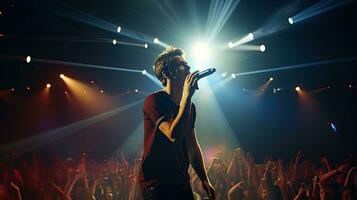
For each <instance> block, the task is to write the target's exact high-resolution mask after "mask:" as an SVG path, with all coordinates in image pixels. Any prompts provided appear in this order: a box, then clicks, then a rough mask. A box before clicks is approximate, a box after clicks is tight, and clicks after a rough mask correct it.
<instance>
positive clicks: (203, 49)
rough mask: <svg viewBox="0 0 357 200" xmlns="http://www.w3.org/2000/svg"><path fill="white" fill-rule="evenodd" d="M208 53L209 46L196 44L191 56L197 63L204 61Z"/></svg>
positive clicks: (200, 43)
mask: <svg viewBox="0 0 357 200" xmlns="http://www.w3.org/2000/svg"><path fill="white" fill-rule="evenodd" d="M209 53H210V52H209V46H208V45H207V44H205V43H203V42H197V43H196V44H195V46H194V47H193V54H194V56H195V58H196V60H197V61H198V62H203V61H206V60H207V59H208V58H209Z"/></svg>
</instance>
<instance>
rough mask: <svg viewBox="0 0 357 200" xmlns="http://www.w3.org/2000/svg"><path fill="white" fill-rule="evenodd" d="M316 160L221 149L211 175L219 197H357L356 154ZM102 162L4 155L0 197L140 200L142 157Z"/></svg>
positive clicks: (197, 185)
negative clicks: (335, 159)
mask: <svg viewBox="0 0 357 200" xmlns="http://www.w3.org/2000/svg"><path fill="white" fill-rule="evenodd" d="M315 159H317V160H318V162H316V160H311V159H306V158H304V157H303V153H302V152H301V151H299V152H297V154H296V157H294V158H292V159H291V161H290V162H286V161H285V162H284V161H283V160H282V159H276V160H273V159H271V158H269V157H268V158H266V159H265V161H264V162H262V163H256V162H255V161H254V158H253V156H252V154H250V153H244V152H242V151H241V150H240V149H235V150H233V151H232V152H230V153H228V152H225V153H224V152H219V153H217V156H216V157H215V158H213V159H212V160H211V161H210V163H209V165H207V173H208V176H209V178H210V181H211V183H212V185H213V186H214V188H215V190H216V199H217V200H220V199H228V200H243V199H244V200H247V199H249V200H279V199H282V200H305V199H306V200H330V199H333V200H334V199H343V200H352V199H357V196H356V195H357V168H356V158H354V157H353V156H352V155H351V156H348V157H346V158H344V159H342V160H340V161H338V162H335V163H334V164H332V162H331V163H330V162H329V160H328V159H327V158H326V157H324V156H321V157H320V158H315ZM98 160H100V159H98ZM98 160H95V159H90V158H89V156H88V157H87V156H86V154H85V153H82V154H81V155H80V156H78V157H77V159H75V158H74V157H67V158H66V159H63V158H60V157H54V158H52V159H51V160H50V161H48V160H46V159H44V158H43V157H40V156H38V155H33V156H32V157H31V158H30V159H29V158H28V156H26V157H23V158H20V157H17V156H12V160H8V159H7V160H5V159H0V200H5V199H6V200H17V199H34V200H35V199H36V200H37V199H39V200H53V199H54V200H70V199H73V200H82V199H83V200H92V199H96V200H112V199H113V200H140V199H142V198H141V193H140V188H139V185H138V182H137V179H136V177H137V175H138V170H139V168H140V162H141V160H140V159H136V160H135V161H134V162H133V163H130V162H128V161H127V160H126V159H125V157H124V156H123V154H120V155H119V156H117V157H112V158H110V159H105V160H104V161H103V160H101V161H98ZM189 173H190V176H191V185H192V188H193V191H194V196H195V199H204V197H205V196H206V193H205V191H204V189H203V187H202V185H201V182H200V181H199V179H198V178H197V176H196V175H195V173H194V171H193V170H192V169H191V168H190V170H189Z"/></svg>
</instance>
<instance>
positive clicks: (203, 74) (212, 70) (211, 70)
mask: <svg viewBox="0 0 357 200" xmlns="http://www.w3.org/2000/svg"><path fill="white" fill-rule="evenodd" d="M215 72H216V68H209V69H206V70H203V71H202V72H199V73H198V76H197V81H196V84H195V89H196V90H198V89H199V88H198V80H200V79H201V78H204V77H206V76H209V75H211V74H213V73H215Z"/></svg>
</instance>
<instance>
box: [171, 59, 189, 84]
mask: <svg viewBox="0 0 357 200" xmlns="http://www.w3.org/2000/svg"><path fill="white" fill-rule="evenodd" d="M174 69H175V71H176V80H177V81H184V80H185V78H186V76H187V75H188V74H190V69H191V68H190V66H188V64H187V61H186V60H185V58H184V57H182V56H177V57H176V58H175V64H174Z"/></svg>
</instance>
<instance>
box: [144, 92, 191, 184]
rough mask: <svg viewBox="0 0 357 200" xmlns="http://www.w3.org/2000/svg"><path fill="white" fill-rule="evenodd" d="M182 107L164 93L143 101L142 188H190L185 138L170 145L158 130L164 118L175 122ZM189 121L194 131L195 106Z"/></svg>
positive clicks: (150, 96) (154, 94)
mask: <svg viewBox="0 0 357 200" xmlns="http://www.w3.org/2000/svg"><path fill="white" fill-rule="evenodd" d="M178 110H179V106H178V105H177V104H176V103H175V102H173V101H172V100H171V98H170V96H169V95H168V94H167V93H166V92H164V91H158V92H156V93H153V94H151V95H149V96H148V97H146V99H145V102H144V153H143V157H142V166H141V170H140V175H139V181H140V187H141V189H142V190H144V189H145V188H146V187H148V186H150V185H162V186H165V187H166V186H167V187H187V185H189V184H190V177H189V174H188V167H189V157H188V151H187V146H186V141H185V139H183V140H182V142H180V143H177V142H171V141H170V140H169V139H168V138H167V137H166V136H165V135H164V133H162V132H161V131H160V129H159V126H160V123H161V122H163V121H165V119H168V118H172V119H175V117H176V115H177V113H178ZM190 116H191V117H190V122H189V123H192V124H191V126H192V128H193V124H194V119H195V117H196V111H195V106H194V105H193V104H192V108H191V115H190Z"/></svg>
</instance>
